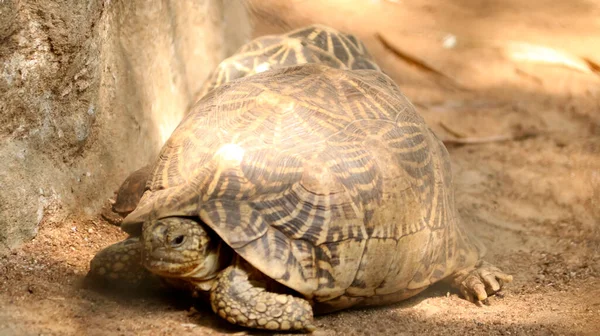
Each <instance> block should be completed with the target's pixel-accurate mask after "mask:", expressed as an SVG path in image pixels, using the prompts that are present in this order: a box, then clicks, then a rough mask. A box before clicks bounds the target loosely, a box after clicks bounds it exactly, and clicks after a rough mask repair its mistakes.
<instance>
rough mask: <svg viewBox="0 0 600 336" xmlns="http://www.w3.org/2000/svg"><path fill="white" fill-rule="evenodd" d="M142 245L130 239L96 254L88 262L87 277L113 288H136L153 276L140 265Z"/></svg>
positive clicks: (133, 238)
mask: <svg viewBox="0 0 600 336" xmlns="http://www.w3.org/2000/svg"><path fill="white" fill-rule="evenodd" d="M141 259H142V244H141V242H140V239H139V237H132V238H128V239H125V240H123V241H120V242H118V243H116V244H113V245H110V246H108V247H106V248H104V249H102V250H101V251H100V252H98V253H97V254H96V255H95V256H94V258H93V259H92V261H91V262H90V271H89V273H88V277H90V278H92V279H99V280H101V281H103V282H106V283H108V284H110V285H112V286H115V287H125V288H130V287H137V286H139V285H140V284H142V283H143V282H144V281H145V280H147V279H149V278H151V277H153V275H152V274H151V273H150V272H149V271H148V270H146V269H145V268H144V266H143V265H142V260H141Z"/></svg>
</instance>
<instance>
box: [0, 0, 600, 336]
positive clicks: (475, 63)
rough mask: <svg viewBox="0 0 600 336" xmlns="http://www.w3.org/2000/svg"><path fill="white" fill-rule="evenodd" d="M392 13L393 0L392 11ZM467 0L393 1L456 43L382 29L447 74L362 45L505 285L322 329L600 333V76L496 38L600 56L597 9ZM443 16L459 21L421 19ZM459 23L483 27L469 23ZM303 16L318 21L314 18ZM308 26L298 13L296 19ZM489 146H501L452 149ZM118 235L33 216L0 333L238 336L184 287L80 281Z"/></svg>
mask: <svg viewBox="0 0 600 336" xmlns="http://www.w3.org/2000/svg"><path fill="white" fill-rule="evenodd" d="M330 2H335V1H330ZM375 2H376V1H373V2H372V3H375ZM298 3H299V5H302V3H303V2H302V1H300V2H298ZM325 3H327V2H325ZM390 3H392V2H390ZM398 3H404V2H396V3H393V4H391V5H390V6H399V4H398ZM462 3H464V4H465V5H469V4H470V5H473V4H475V2H473V4H471V2H469V1H463V2H460V3H459V2H457V1H449V2H446V3H445V4H443V5H442V4H439V3H435V5H432V1H415V2H411V4H410V5H408V4H407V5H406V7H403V10H404V12H403V13H416V14H419V13H420V15H421V16H415V17H420V18H423V19H422V20H417V19H415V18H414V17H413V19H412V20H413V21H414V23H415V26H418V24H421V27H422V26H427V25H428V24H430V25H432V26H434V27H437V28H439V30H450V31H453V32H455V34H457V35H456V36H458V42H459V44H457V47H455V48H452V49H444V48H442V47H441V42H440V40H439V39H436V38H425V37H423V36H424V35H414V34H413V35H410V34H402V33H401V32H398V31H396V32H394V31H391V30H388V31H386V33H387V35H386V36H384V38H385V39H387V40H388V43H389V44H390V45H392V48H393V47H394V46H396V47H398V48H401V49H402V50H405V51H410V53H411V55H413V56H416V57H418V58H419V62H420V61H424V62H427V64H429V65H432V67H434V68H435V69H437V70H439V72H440V73H443V74H444V76H446V77H443V76H441V75H440V74H436V73H435V72H432V71H426V70H424V68H423V67H422V66H415V65H414V64H413V65H408V63H407V62H406V58H405V57H404V58H403V57H401V56H398V54H397V52H391V51H390V50H389V46H388V48H387V49H386V47H384V46H383V45H379V46H378V45H376V44H375V40H368V39H367V41H368V43H369V45H370V47H372V49H373V50H374V51H373V52H374V54H375V55H376V57H377V58H378V60H379V61H380V63H381V64H382V66H383V68H384V70H386V71H387V72H388V74H390V76H392V77H393V78H394V79H395V80H396V81H397V82H398V83H399V85H400V86H401V87H402V89H403V90H404V92H405V93H406V94H407V96H408V97H410V98H411V100H413V102H414V103H415V105H417V107H418V108H419V110H420V111H421V112H422V114H423V115H424V116H425V117H426V119H427V121H428V122H429V123H430V125H431V127H432V128H433V129H434V130H435V131H436V133H438V135H439V136H440V137H441V138H442V139H445V140H448V141H449V145H448V148H449V151H450V155H451V158H452V164H453V169H454V176H455V185H456V193H457V200H458V207H459V211H460V213H461V215H462V217H463V218H464V220H465V225H467V226H469V227H470V228H471V229H472V230H474V231H475V232H476V233H477V235H478V236H479V237H480V238H481V239H482V240H483V241H484V242H485V243H486V245H487V246H488V247H489V253H488V256H487V258H486V259H487V260H488V261H490V262H492V263H494V264H496V265H497V266H499V267H500V268H502V269H503V270H505V271H507V272H509V273H511V274H513V275H514V282H513V283H512V284H510V285H509V286H508V287H507V288H506V290H504V292H503V296H502V297H493V298H492V300H491V304H490V305H489V306H477V305H474V304H471V303H468V302H466V301H464V300H462V299H461V298H460V297H459V296H458V295H457V294H456V293H454V292H452V291H449V289H448V288H445V287H442V286H434V287H432V288H431V289H430V290H428V291H426V292H424V293H423V294H421V295H419V296H417V297H415V298H413V299H411V300H408V301H406V302H403V303H400V304H396V305H392V306H387V307H381V308H375V309H365V310H350V311H345V312H341V313H336V314H332V315H327V316H322V317H318V318H317V320H316V321H317V326H318V327H319V330H318V331H317V333H318V334H320V335H414V334H427V335H598V334H600V228H599V223H600V77H599V76H598V70H599V69H596V72H594V71H585V69H583V70H581V69H580V70H579V71H575V70H573V69H572V68H571V69H569V68H566V67H556V66H549V65H543V64H539V63H523V62H521V61H516V60H515V59H514V57H513V59H511V57H510V55H513V56H514V54H511V52H510V50H512V49H510V47H509V46H508V44H507V42H506V41H509V40H514V39H515V38H516V37H519V38H521V40H525V41H528V42H531V43H538V44H541V45H545V46H548V47H552V48H558V47H561V48H562V50H565V51H566V52H568V53H569V55H571V56H573V57H574V59H578V60H580V61H581V60H582V58H578V57H579V56H581V57H592V55H599V54H600V33H599V32H600V21H598V19H597V18H598V17H600V15H598V14H600V10H599V9H600V5H598V4H595V3H593V2H582V1H575V2H573V5H572V7H570V9H569V10H567V9H566V8H560V7H557V6H559V5H554V7H553V6H552V5H549V4H551V2H547V1H546V2H545V1H532V2H528V5H527V6H529V7H527V8H526V9H527V10H532V9H535V8H533V7H535V6H534V5H535V4H538V5H539V6H543V7H544V10H540V11H532V12H531V13H530V14H529V16H527V15H525V14H522V13H523V11H524V10H525V9H523V8H520V7H518V5H515V4H517V3H518V2H516V1H512V2H506V3H504V2H502V3H504V5H502V6H500V5H498V6H500V7H494V8H492V9H489V8H488V9H486V8H483V9H482V8H476V9H473V8H471V7H472V6H471V7H469V8H468V9H466V8H467V7H468V6H465V7H461V6H459V5H460V4H462ZM493 3H494V2H489V4H488V5H489V6H492V5H491V4H493ZM499 3H500V2H499ZM511 4H512V5H511ZM323 6H325V5H323ZM442 6H446V7H442ZM503 6H504V7H503ZM586 6H587V7H586ZM325 7H326V6H325ZM492 7H493V6H492ZM394 8H395V7H394ZM499 8H500V9H503V10H502V11H501V10H500V9H499ZM540 8H541V7H540ZM367 9H368V8H367ZM538 9H539V8H538ZM312 10H314V11H315V12H316V11H318V9H314V8H313V9H312ZM475 10H478V11H479V12H478V13H480V14H477V15H476V14H473V13H474V11H475ZM386 11H387V12H390V11H391V10H386ZM411 11H412V12H411ZM482 11H483V12H482ZM439 13H446V14H447V13H453V15H457V17H458V18H459V19H456V18H455V19H453V20H449V19H448V20H446V21H444V22H440V20H433V19H431V18H432V17H435V15H436V14H439ZM481 13H488V14H489V13H496V14H498V15H497V16H496V17H495V19H494V18H491V17H490V16H491V15H487V16H486V15H485V14H481ZM392 14H393V13H392ZM392 14H390V13H388V14H387V15H392ZM416 14H415V15H416ZM311 15H312V14H311ZM461 15H462V16H461ZM544 15H546V16H545V17H544ZM309 16H310V15H309ZM342 16H343V15H338V17H342ZM461 17H462V18H463V21H464V20H467V19H468V20H470V21H468V22H470V23H473V24H479V25H480V26H478V27H481V28H478V29H467V28H465V27H464V22H466V21H464V22H463V25H460V21H461V20H460V18H461ZM544 18H545V20H546V21H544ZM553 18H554V19H553ZM586 18H587V19H586ZM326 19H327V20H330V21H331V20H333V21H334V22H326V21H327V20H326ZM311 20H312V21H319V17H318V15H316V14H314V15H312V16H311ZM335 20H338V21H339V20H342V19H340V18H338V19H335ZM335 20H334V19H331V16H327V17H325V16H323V22H325V23H329V24H332V25H333V24H335V25H342V26H343V24H340V23H339V22H338V21H335ZM365 20H366V21H368V18H367V19H365ZM486 20H487V21H486ZM309 21H310V20H309ZM307 22H308V21H307V20H306V19H302V18H298V19H297V22H296V24H303V23H307ZM382 22H383V21H382ZM436 22H437V23H436ZM482 22H489V24H486V25H481V23H482ZM575 22H577V23H576V24H575ZM410 23H411V22H403V25H404V27H406V26H409V25H410ZM381 24H385V22H384V23H381ZM494 25H495V26H494ZM367 26H368V27H367ZM373 27H374V26H369V25H367V24H365V27H363V28H361V27H358V28H357V27H354V28H353V29H355V30H356V29H359V30H360V29H363V30H360V31H359V33H360V32H361V31H363V32H364V31H367V30H369V29H373ZM461 27H462V28H461ZM494 27H495V28H494ZM505 27H511V28H513V29H512V30H511V29H504V30H503V29H502V28H505ZM413 28H414V27H413ZM429 28H431V27H429ZM268 29H269V28H268V27H267V28H265V31H268ZM415 29H416V28H415ZM423 29H425V28H423ZM461 29H462V30H461ZM491 31H494V34H493V35H494V36H493V39H494V41H504V43H502V44H500V45H498V44H494V45H492V44H490V42H489V41H487V40H486V41H487V42H485V43H484V42H481V41H483V40H482V39H481V35H485V34H488V35H489V34H491V33H490V32H491ZM592 32H595V35H594V34H592ZM459 33H461V34H463V35H460V34H459ZM363 35H367V34H366V33H365V34H363ZM509 35H510V36H509ZM463 37H464V39H463ZM463 40H468V41H470V43H467V44H468V47H460V46H461V44H460V42H462V41H463ZM473 41H477V42H478V43H475V42H473ZM408 45H410V48H408V47H407V46H408ZM594 48H595V49H594ZM538 52H539V50H538ZM565 57H566V56H565ZM588 60H591V61H592V62H594V61H595V62H596V64H597V62H599V61H600V60H599V59H597V58H596V59H593V58H589V59H588ZM417 63H418V62H417ZM583 64H587V66H588V70H589V69H593V67H594V63H590V62H588V63H585V62H584V63H583ZM523 135H527V136H523ZM492 136H500V137H501V138H502V137H504V136H507V137H508V138H510V139H509V140H506V141H493V142H486V143H481V144H469V145H456V144H451V143H450V142H451V140H453V139H454V140H456V139H461V141H463V142H464V141H473V140H475V141H480V140H482V139H485V138H489V137H492ZM465 139H466V140H465ZM124 236H125V235H124V234H123V233H121V232H120V231H119V229H118V228H117V227H115V226H113V225H111V224H109V223H107V222H105V221H104V220H103V219H102V218H101V217H100V216H97V217H95V218H86V219H82V218H72V217H66V218H63V219H61V220H59V221H44V222H43V223H42V225H41V226H40V230H39V233H38V235H37V237H36V238H35V239H34V240H33V241H32V242H30V243H28V244H26V245H25V246H23V247H22V248H20V249H17V250H15V251H13V253H12V254H10V255H7V256H5V257H3V258H0V335H67V334H78V335H81V334H86V335H222V334H245V333H247V331H244V330H243V329H239V328H236V327H233V326H230V325H228V324H227V323H226V322H223V321H221V320H219V319H218V318H216V317H215V316H214V314H213V313H212V312H211V311H210V308H209V307H208V306H207V305H205V304H202V303H194V302H192V301H190V300H189V299H186V297H185V296H184V295H181V294H179V293H175V292H171V291H168V290H145V291H144V290H140V291H139V292H136V293H119V292H114V291H108V290H102V289H98V288H96V287H89V286H88V285H87V284H86V283H85V281H84V277H85V274H86V272H87V270H88V267H89V261H90V259H91V258H92V256H93V255H94V253H95V252H97V251H98V250H99V249H101V248H102V247H104V246H106V245H108V244H110V243H113V242H115V241H118V240H119V239H122V238H124Z"/></svg>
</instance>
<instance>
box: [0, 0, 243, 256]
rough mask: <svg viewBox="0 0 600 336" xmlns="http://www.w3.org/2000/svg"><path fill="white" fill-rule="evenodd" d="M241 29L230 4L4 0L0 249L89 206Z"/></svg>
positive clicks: (159, 130)
mask: <svg viewBox="0 0 600 336" xmlns="http://www.w3.org/2000/svg"><path fill="white" fill-rule="evenodd" d="M249 37H250V24H249V20H248V16H247V14H246V10H245V8H244V5H243V3H242V2H240V1H237V0H196V1H192V0H185V1H176V0H165V1H157V2H152V4H150V3H147V2H145V1H141V0H129V1H124V0H113V1H110V0H92V1H86V2H76V1H75V2H74V1H66V0H57V1H54V0H52V1H49V0H8V1H0V158H1V160H0V254H2V253H5V252H6V251H8V250H9V249H10V248H13V247H16V246H18V245H19V244H21V243H22V242H24V241H27V240H28V239H30V238H32V237H33V236H35V234H36V230H37V226H38V224H39V223H40V221H41V220H42V219H44V218H46V219H49V220H55V221H61V220H65V219H66V218H67V217H68V216H80V215H86V214H87V215H90V214H94V213H96V212H97V211H98V209H99V208H100V207H101V206H102V204H103V201H104V200H105V199H106V198H107V197H109V196H111V194H112V192H113V191H114V190H115V189H116V188H117V187H118V186H119V183H120V182H121V181H123V179H124V178H125V177H126V176H127V174H129V173H130V172H132V171H133V170H135V169H137V168H139V167H141V166H142V165H144V164H146V163H148V162H149V161H150V160H152V159H153V157H154V155H156V153H157V151H158V149H159V148H160V146H161V145H162V143H163V142H164V140H165V139H166V138H167V137H168V136H169V134H170V132H171V131H172V129H174V127H175V126H176V125H177V124H178V122H179V120H180V118H181V116H182V115H183V112H184V111H185V109H186V108H187V106H188V105H189V103H190V99H191V97H192V96H193V95H194V93H195V92H196V91H197V90H199V88H200V86H201V85H202V84H203V81H204V79H205V78H206V77H207V76H208V74H209V72H210V71H211V70H212V69H213V68H214V66H215V65H216V64H217V63H218V62H219V61H220V60H221V59H222V58H224V57H226V56H228V55H230V54H232V53H233V52H234V51H235V49H237V48H238V47H239V46H240V45H241V44H243V43H244V42H245V41H247V39H248V38H249Z"/></svg>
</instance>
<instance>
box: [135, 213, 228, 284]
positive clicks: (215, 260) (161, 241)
mask: <svg viewBox="0 0 600 336" xmlns="http://www.w3.org/2000/svg"><path fill="white" fill-rule="evenodd" d="M142 242H143V248H142V260H143V263H144V266H145V267H146V268H147V269H148V270H149V271H150V272H152V273H155V274H158V275H160V276H164V277H169V278H180V279H189V280H192V281H203V280H208V279H212V278H214V277H215V276H216V275H217V273H218V272H219V271H220V270H221V269H222V268H223V267H225V266H226V265H222V264H223V258H220V252H221V248H220V246H221V244H222V242H221V240H220V239H218V237H216V238H213V237H211V235H210V234H209V232H207V231H206V230H205V228H204V227H203V224H201V223H200V222H199V221H196V220H193V219H190V218H182V217H168V218H161V219H158V220H155V221H151V222H147V223H145V224H144V228H143V230H142Z"/></svg>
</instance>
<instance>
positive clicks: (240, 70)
mask: <svg viewBox="0 0 600 336" xmlns="http://www.w3.org/2000/svg"><path fill="white" fill-rule="evenodd" d="M305 63H320V64H325V65H328V66H331V67H334V68H340V69H373V70H380V71H381V69H380V68H379V66H378V65H377V63H375V61H374V60H373V57H372V56H371V54H370V53H369V51H368V50H367V48H366V47H365V45H364V44H363V43H362V41H360V40H359V39H358V38H357V37H356V36H354V35H352V34H348V33H343V32H340V31H338V30H336V29H334V28H331V27H329V26H325V25H321V24H313V25H309V26H306V27H302V28H298V29H295V30H292V31H290V32H288V33H285V34H278V35H266V36H262V37H258V38H256V39H254V40H252V41H250V42H249V43H246V44H245V45H243V46H242V47H240V48H239V49H238V50H237V51H236V52H235V53H234V55H233V56H231V57H229V58H227V59H225V60H223V61H222V62H221V63H220V64H219V65H218V66H217V68H216V69H215V70H214V71H213V72H212V73H211V74H210V76H209V78H208V79H207V81H206V82H205V84H204V85H203V86H202V88H201V89H200V91H199V92H198V93H197V94H196V97H195V98H194V99H193V102H197V101H198V100H200V99H201V98H202V97H203V96H205V95H206V94H207V93H208V92H210V91H211V90H213V89H214V88H216V87H218V86H220V85H221V84H223V83H227V82H230V81H232V80H234V79H238V78H242V77H246V76H251V75H253V74H256V73H260V72H264V71H267V70H272V69H280V68H284V67H287V66H292V65H300V64H305ZM150 168H151V166H150V165H146V166H144V167H142V168H140V169H138V170H136V171H135V172H133V173H132V174H130V175H129V177H127V179H126V180H125V181H124V182H123V183H122V184H121V186H120V187H119V190H118V192H117V197H116V200H115V203H114V204H113V205H112V211H113V212H114V213H117V214H119V215H121V216H123V217H124V216H126V215H127V214H129V213H130V212H131V211H133V210H134V209H135V207H136V206H137V204H138V202H139V200H140V198H141V197H142V194H143V193H144V187H145V183H146V181H147V179H148V177H149V175H150V173H151V170H150Z"/></svg>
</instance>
